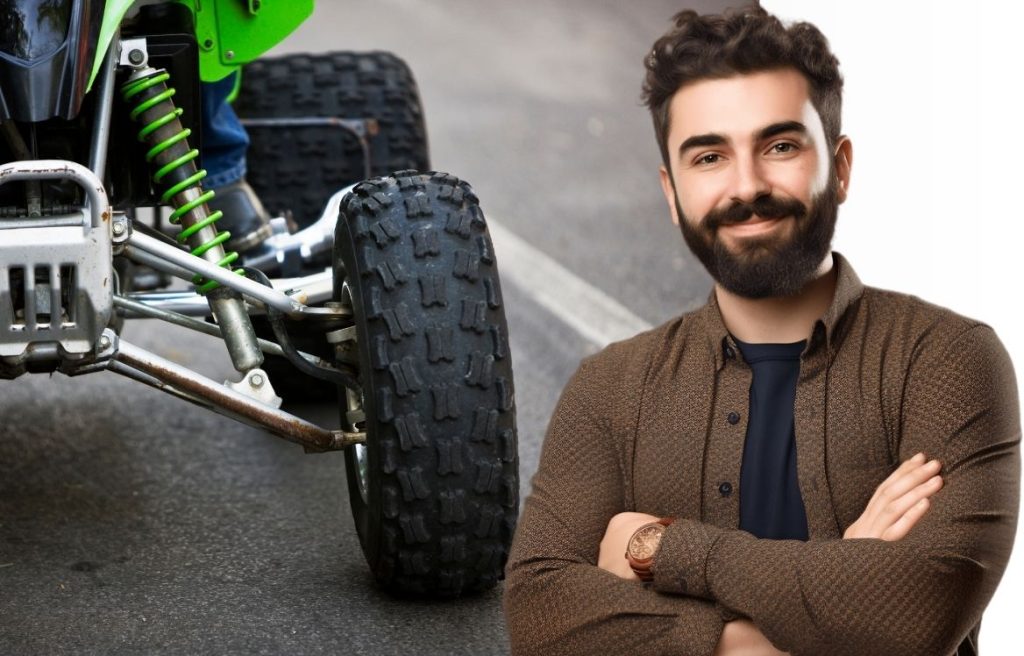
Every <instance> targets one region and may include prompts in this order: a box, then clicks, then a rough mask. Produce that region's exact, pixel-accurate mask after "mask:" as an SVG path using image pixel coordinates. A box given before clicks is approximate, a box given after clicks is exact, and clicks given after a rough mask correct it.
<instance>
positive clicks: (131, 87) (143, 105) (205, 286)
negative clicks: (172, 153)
mask: <svg viewBox="0 0 1024 656" xmlns="http://www.w3.org/2000/svg"><path fill="white" fill-rule="evenodd" d="M154 72H155V73H156V74H155V75H149V76H147V77H143V78H140V79H137V80H132V81H130V82H127V83H126V84H125V85H124V86H122V87H121V95H122V97H123V98H124V100H125V102H128V103H130V102H131V101H132V99H133V98H135V97H136V96H138V95H139V94H142V93H143V92H144V91H146V90H148V89H152V88H153V87H158V86H163V87H165V88H164V89H163V90H161V91H160V92H159V93H157V94H156V95H154V96H152V97H149V98H147V99H145V100H141V102H138V104H137V105H135V106H134V107H133V108H132V110H131V114H130V115H131V118H132V120H134V121H139V120H141V119H140V117H141V116H142V115H143V114H144V113H146V112H147V111H149V110H151V109H153V108H154V107H156V106H157V105H159V104H161V103H166V104H167V108H168V112H167V113H166V114H163V115H162V116H160V117H159V118H156V119H153V120H151V121H150V122H148V123H146V124H145V125H143V127H142V129H141V130H139V133H138V139H139V141H140V142H142V143H147V142H149V141H152V142H155V143H153V146H152V147H151V148H150V149H149V151H148V152H147V153H146V161H147V162H149V163H151V164H152V163H153V161H154V160H155V159H156V158H157V156H158V155H160V154H161V153H163V152H166V151H167V150H168V149H170V148H172V147H173V146H175V145H177V144H179V143H181V144H183V146H184V148H185V150H186V152H185V154H183V155H181V156H180V157H177V158H175V159H174V160H172V161H170V162H168V163H166V164H164V165H163V166H161V167H160V168H159V169H157V171H156V173H154V174H153V182H155V183H156V184H157V185H163V180H164V178H166V177H167V176H168V175H170V174H171V173H173V172H176V171H181V172H182V174H179V176H176V177H182V175H183V176H184V179H182V180H180V181H179V182H176V183H175V184H173V185H172V186H171V187H169V188H168V189H167V190H166V191H164V192H163V194H162V195H161V196H160V201H161V202H162V203H164V204H165V205H173V204H174V202H175V198H176V197H177V195H178V194H180V193H181V192H183V191H185V190H186V189H189V188H193V187H195V188H197V189H198V191H199V192H200V193H199V196H198V197H197V198H195V199H194V200H191V201H189V202H187V203H184V204H183V205H181V206H179V207H175V209H174V211H173V212H172V213H171V216H170V219H169V220H170V222H171V223H173V224H178V222H179V221H181V219H182V218H183V217H186V216H188V215H189V214H190V213H191V212H192V211H193V210H195V209H196V208H197V207H200V206H202V205H204V204H205V203H208V202H209V201H210V200H211V199H212V198H213V197H214V195H215V194H214V192H213V190H212V189H209V190H206V191H203V187H202V180H203V179H204V178H205V177H206V169H199V168H197V167H196V165H195V164H194V163H193V162H194V161H195V160H196V158H198V157H199V151H198V150H197V149H194V148H191V149H190V148H189V147H188V141H187V139H188V137H189V136H190V135H191V134H192V130H190V129H188V128H185V127H182V126H181V124H180V122H178V127H179V128H181V129H180V130H178V131H177V132H176V133H175V134H174V135H173V136H171V137H168V138H165V139H160V140H158V137H157V136H156V132H157V131H158V130H159V129H160V128H162V127H164V126H165V125H168V124H169V123H174V122H177V121H179V119H180V117H181V115H182V114H183V113H184V110H182V109H181V108H180V107H175V106H174V102H173V101H172V100H171V98H172V97H173V96H174V94H175V89H174V88H173V87H171V86H169V85H167V84H166V83H167V81H168V80H169V79H170V77H171V76H170V75H169V74H168V73H167V72H166V71H154ZM223 215H224V213H223V212H221V211H220V210H218V211H216V212H213V213H212V214H210V215H209V216H206V217H204V218H202V219H199V220H197V221H196V222H195V223H192V224H191V225H188V226H186V227H184V228H183V229H182V230H181V232H179V233H178V237H177V239H178V241H179V242H180V243H182V244H184V243H186V242H187V241H188V239H189V238H190V237H192V236H193V235H195V234H198V233H199V231H200V230H202V229H203V228H205V227H207V226H214V224H215V223H216V222H217V220H218V219H220V218H221V217H222V216H223ZM214 232H215V233H216V237H214V238H212V239H209V240H207V241H205V242H201V243H199V244H193V245H192V246H193V247H192V251H191V252H192V255H195V256H197V257H199V256H202V255H203V254H204V253H206V252H207V251H209V250H210V249H211V248H214V247H215V246H219V245H221V244H223V243H224V242H226V241H227V240H228V239H230V238H231V233H230V232H227V231H224V232H217V229H216V226H214ZM237 259H238V253H236V252H234V251H231V252H227V253H225V255H224V257H223V258H221V259H220V260H219V261H218V262H217V266H220V267H224V268H226V269H227V270H228V271H232V269H231V263H232V262H234V261H235V260H237ZM234 273H237V274H240V275H242V274H243V271H242V270H241V269H236V270H234ZM192 283H193V284H194V285H197V291H198V292H199V293H200V294H206V293H208V292H210V291H212V290H214V289H216V288H217V287H219V286H220V283H218V282H217V281H216V280H207V281H204V280H203V278H202V276H198V275H197V276H195V277H194V278H192Z"/></svg>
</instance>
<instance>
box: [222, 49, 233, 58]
mask: <svg viewBox="0 0 1024 656" xmlns="http://www.w3.org/2000/svg"><path fill="white" fill-rule="evenodd" d="M234 58H235V51H234V50H228V51H227V52H225V53H224V59H234Z"/></svg>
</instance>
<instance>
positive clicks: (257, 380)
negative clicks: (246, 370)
mask: <svg viewBox="0 0 1024 656" xmlns="http://www.w3.org/2000/svg"><path fill="white" fill-rule="evenodd" d="M249 384H250V385H252V386H253V387H263V376H261V375H259V374H253V375H252V377H250V378H249Z"/></svg>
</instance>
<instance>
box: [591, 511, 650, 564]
mask: <svg viewBox="0 0 1024 656" xmlns="http://www.w3.org/2000/svg"><path fill="white" fill-rule="evenodd" d="M656 521H658V518H657V517H655V516H654V515H647V514H644V513H636V512H624V513H619V514H618V515H615V516H614V517H612V518H611V520H609V522H608V528H607V530H605V532H604V538H602V539H601V547H600V549H599V550H598V552H597V566H598V567H600V568H601V569H604V570H608V571H609V572H611V573H612V574H614V575H615V576H618V577H620V578H624V579H629V580H631V581H639V580H640V579H639V578H637V575H636V574H634V573H633V570H632V569H630V567H629V561H628V560H626V547H627V546H629V538H631V537H633V534H634V533H636V530H637V529H638V528H640V527H641V526H643V525H644V524H650V523H651V522H656Z"/></svg>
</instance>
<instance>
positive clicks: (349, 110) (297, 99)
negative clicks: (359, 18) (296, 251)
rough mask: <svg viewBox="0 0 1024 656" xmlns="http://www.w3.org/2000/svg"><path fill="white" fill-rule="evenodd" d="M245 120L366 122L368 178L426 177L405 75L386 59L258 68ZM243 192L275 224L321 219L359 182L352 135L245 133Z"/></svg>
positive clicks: (422, 130) (253, 69)
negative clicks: (373, 126) (371, 131)
mask: <svg viewBox="0 0 1024 656" xmlns="http://www.w3.org/2000/svg"><path fill="white" fill-rule="evenodd" d="M235 110H236V112H237V113H238V115H239V116H240V117H242V118H296V117H336V118H373V119H376V120H377V123H378V128H379V131H378V132H377V134H376V135H373V136H371V137H370V151H371V168H370V176H371V177H376V176H381V175H387V174H389V173H391V172H392V171H400V170H403V169H417V170H420V171H425V170H429V169H430V156H429V147H428V144H427V129H426V125H425V123H424V118H423V107H422V105H421V103H420V96H419V90H418V88H417V87H416V81H415V79H414V78H413V75H412V71H410V70H409V67H408V66H407V65H406V63H405V62H404V61H402V60H401V59H399V58H398V57H396V56H395V55H393V54H391V53H389V52H330V53H325V54H316V55H313V54H294V55H285V56H282V57H274V58H267V59H259V60H257V61H254V62H253V63H251V64H249V65H248V66H246V67H245V69H244V71H243V73H242V86H241V90H240V91H239V95H238V98H237V99H236V100H235ZM248 132H249V137H250V139H251V141H252V145H251V146H250V148H249V153H248V157H247V160H248V163H247V168H248V174H247V179H248V181H249V184H250V185H252V187H253V189H255V190H256V193H257V194H258V195H259V197H260V200H262V201H263V204H264V206H265V207H266V208H267V210H269V211H270V213H271V215H273V216H281V215H282V214H283V213H284V212H285V211H290V212H291V213H292V216H293V218H294V220H295V221H296V223H298V225H299V226H302V227H304V226H307V225H309V224H310V223H312V222H313V221H315V220H316V219H318V218H320V213H321V212H322V211H323V208H324V204H325V203H326V202H327V199H328V198H330V196H331V194H333V193H334V192H336V191H337V190H339V189H341V188H343V187H346V186H348V185H350V184H353V183H355V182H358V181H360V180H363V179H364V178H366V177H367V176H366V172H365V168H364V160H363V153H362V150H361V148H360V146H359V142H358V140H357V139H356V138H355V137H354V136H353V135H352V134H351V133H349V132H346V131H344V130H342V129H339V128H332V127H294V128H259V127H251V128H248Z"/></svg>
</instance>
